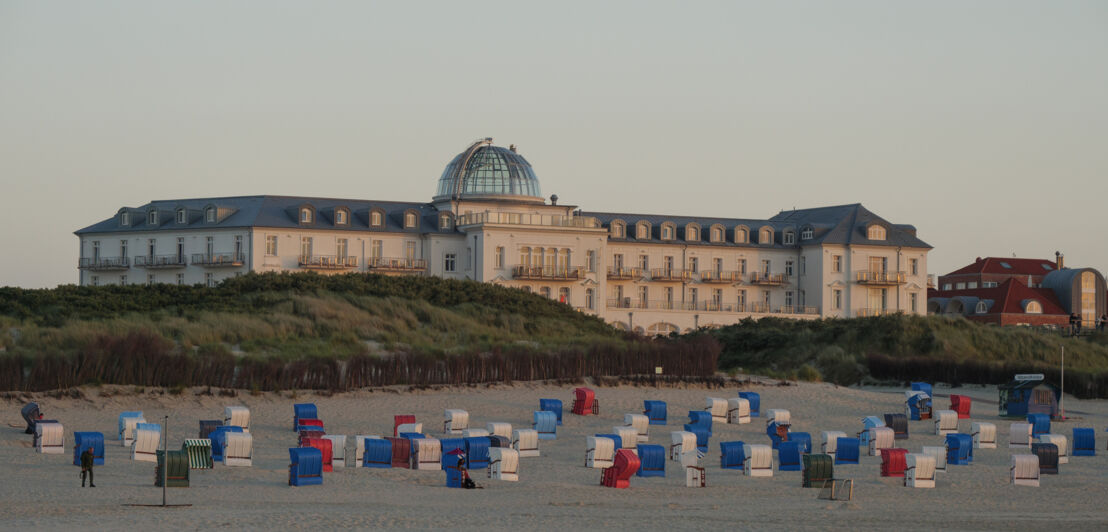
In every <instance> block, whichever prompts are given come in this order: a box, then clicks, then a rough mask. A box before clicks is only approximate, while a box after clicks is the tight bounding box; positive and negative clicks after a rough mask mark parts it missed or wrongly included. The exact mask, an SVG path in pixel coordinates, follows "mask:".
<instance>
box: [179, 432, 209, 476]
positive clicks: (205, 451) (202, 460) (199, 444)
mask: <svg viewBox="0 0 1108 532" xmlns="http://www.w3.org/2000/svg"><path fill="white" fill-rule="evenodd" d="M181 450H182V451H184V452H185V454H186V455H188V458H189V469H211V468H212V467H214V464H213V462H212V440H209V439H207V438H204V439H199V438H189V439H186V440H185V443H184V445H182V446H181Z"/></svg>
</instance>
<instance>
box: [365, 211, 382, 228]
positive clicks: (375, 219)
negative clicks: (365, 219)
mask: <svg viewBox="0 0 1108 532" xmlns="http://www.w3.org/2000/svg"><path fill="white" fill-rule="evenodd" d="M384 220H385V217H384V216H382V215H381V211H378V210H374V211H372V212H370V213H369V225H370V226H372V227H381V225H382V222H384Z"/></svg>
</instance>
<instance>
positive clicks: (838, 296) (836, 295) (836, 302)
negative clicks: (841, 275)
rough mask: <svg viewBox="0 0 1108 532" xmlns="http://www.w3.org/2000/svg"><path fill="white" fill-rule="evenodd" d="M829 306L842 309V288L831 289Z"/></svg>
mask: <svg viewBox="0 0 1108 532" xmlns="http://www.w3.org/2000/svg"><path fill="white" fill-rule="evenodd" d="M831 308H834V309H835V310H842V309H843V291H842V290H838V289H836V290H833V291H832V292H831Z"/></svg>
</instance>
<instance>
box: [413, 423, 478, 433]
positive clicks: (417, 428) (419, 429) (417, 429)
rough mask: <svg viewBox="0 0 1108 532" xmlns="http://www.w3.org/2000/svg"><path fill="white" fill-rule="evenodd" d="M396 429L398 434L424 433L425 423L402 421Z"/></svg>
mask: <svg viewBox="0 0 1108 532" xmlns="http://www.w3.org/2000/svg"><path fill="white" fill-rule="evenodd" d="M394 430H395V431H396V435H397V436H400V435H401V434H423V423H401V424H399V425H397V426H396V428H395V429H394ZM466 430H473V429H466ZM485 436H488V433H486V434H485Z"/></svg>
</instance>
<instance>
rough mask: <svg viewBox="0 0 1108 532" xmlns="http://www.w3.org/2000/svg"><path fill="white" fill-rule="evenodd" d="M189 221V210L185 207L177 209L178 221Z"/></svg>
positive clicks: (181, 222)
mask: <svg viewBox="0 0 1108 532" xmlns="http://www.w3.org/2000/svg"><path fill="white" fill-rule="evenodd" d="M186 222H188V211H186V210H184V209H177V223H179V224H183V223H186Z"/></svg>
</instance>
